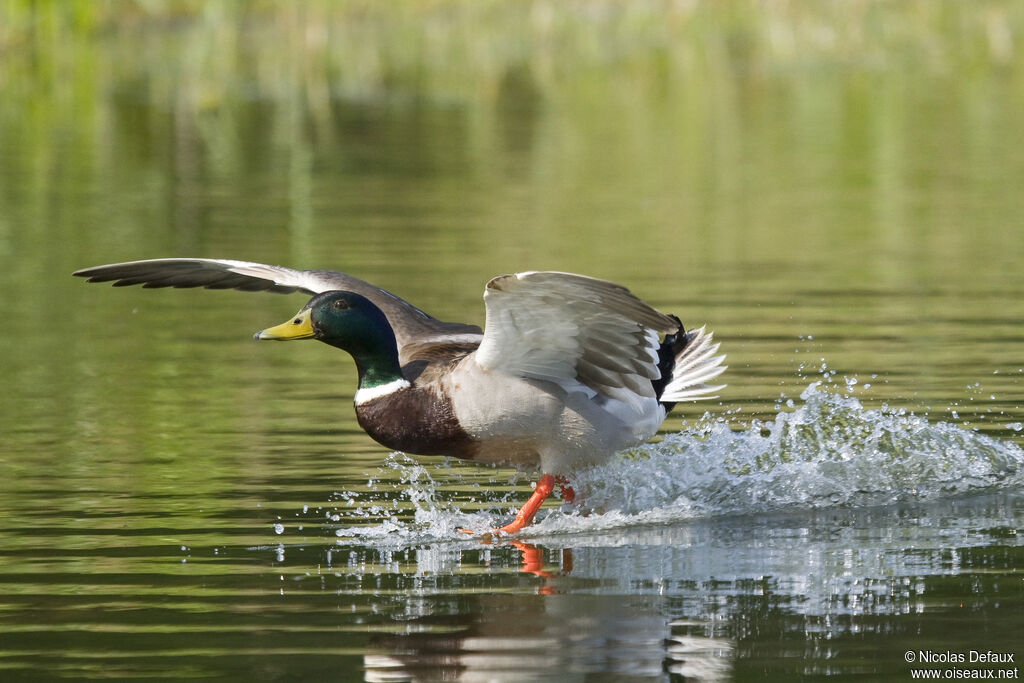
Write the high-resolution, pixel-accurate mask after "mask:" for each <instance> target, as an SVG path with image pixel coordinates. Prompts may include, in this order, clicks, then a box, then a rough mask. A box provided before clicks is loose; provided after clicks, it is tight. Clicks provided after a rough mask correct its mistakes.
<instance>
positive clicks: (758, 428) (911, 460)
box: [337, 381, 1024, 543]
mask: <svg viewBox="0 0 1024 683" xmlns="http://www.w3.org/2000/svg"><path fill="white" fill-rule="evenodd" d="M847 388H848V389H849V387H847ZM800 399H801V401H802V403H796V402H794V404H793V405H792V406H791V409H790V410H783V411H781V412H779V413H778V414H777V415H776V416H775V418H774V420H772V421H766V422H763V421H756V420H755V421H754V422H753V423H752V424H750V425H749V426H748V427H745V428H743V429H740V430H736V429H734V428H732V427H730V425H729V424H728V423H727V422H726V421H725V420H724V419H722V418H718V419H712V418H709V417H706V418H705V419H703V420H701V421H700V422H699V423H698V424H697V425H695V426H692V427H688V428H685V429H684V430H683V431H681V432H678V433H676V434H672V435H669V436H668V437H666V438H665V439H664V440H663V441H661V442H660V443H656V444H646V445H644V446H641V447H638V448H635V449H631V450H629V451H625V452H623V453H622V454H620V456H619V457H617V458H616V459H614V460H613V461H611V462H609V463H608V464H606V465H603V466H600V467H595V468H592V469H588V470H586V471H583V472H580V473H578V474H577V475H576V476H575V477H574V478H573V486H574V488H575V489H576V492H577V496H578V499H579V500H580V501H581V502H580V504H578V505H576V506H562V507H561V508H559V509H557V510H551V511H550V512H547V513H546V514H545V513H542V516H541V517H540V522H539V523H538V524H535V525H534V526H533V527H531V528H530V529H529V530H528V531H527V532H524V535H526V536H538V535H550V534H562V533H582V532H592V531H603V530H609V529H615V528H620V527H627V526H636V525H646V524H667V523H673V522H678V521H681V520H686V519H693V518H698V517H709V516H716V515H727V514H754V513H763V512H772V511H782V510H802V509H816V508H824V507H831V506H847V507H860V506H874V505H885V504H891V503H895V502H911V501H927V500H932V499H936V498H941V497H950V496H962V495H967V494H974V493H983V492H997V491H1007V490H1012V489H1017V488H1021V487H1024V450H1022V449H1021V448H1020V446H1018V445H1016V444H1015V443H1013V442H1008V441H1000V440H997V439H993V438H991V437H988V436H986V435H984V434H980V433H978V432H975V431H972V430H969V429H965V428H963V427H960V426H957V425H954V424H950V423H946V422H939V423H934V424H933V423H929V422H928V420H927V419H925V418H924V417H921V416H917V415H913V414H907V413H906V412H904V411H888V410H885V409H867V408H865V407H864V406H863V405H862V404H861V402H860V401H859V400H858V399H857V398H856V397H854V396H852V395H849V394H847V393H841V392H838V391H836V389H835V388H834V387H827V386H823V384H822V382H820V381H816V382H813V383H811V384H810V385H809V386H808V387H807V388H806V389H805V390H804V391H803V393H802V394H801V395H800ZM388 467H389V468H391V469H392V470H394V471H393V472H392V473H391V475H390V477H389V479H390V480H391V481H392V483H391V484H390V485H391V486H392V488H393V492H394V494H395V495H391V496H388V497H387V498H386V500H383V501H375V502H373V503H371V504H368V505H367V504H358V503H359V501H358V500H357V499H356V498H352V497H350V498H349V499H348V503H349V505H350V508H349V509H348V510H347V511H342V512H340V514H339V517H344V518H345V519H346V521H352V520H353V519H356V520H359V519H360V518H361V523H360V524H358V525H355V526H346V527H344V528H340V529H338V530H337V534H338V536H339V537H344V538H353V539H363V540H369V539H374V540H377V541H381V540H384V539H387V540H389V541H400V542H405V543H410V542H420V541H428V540H437V539H451V538H452V537H453V536H457V533H456V532H457V529H458V528H460V527H465V528H470V529H476V530H483V529H487V528H489V527H490V526H491V525H493V524H494V523H495V522H496V521H497V520H499V519H502V518H503V517H504V516H507V515H508V514H509V510H510V507H511V505H513V504H515V503H516V502H519V501H518V498H519V497H521V495H520V496H517V495H515V494H513V496H512V498H513V500H510V499H509V496H508V495H506V496H505V497H503V498H501V499H496V500H488V501H487V503H488V504H489V506H490V509H489V510H483V511H479V512H475V513H472V514H470V513H466V512H462V511H461V510H460V508H459V506H458V505H457V504H455V503H453V502H452V501H450V500H447V499H446V498H445V496H444V495H443V493H442V492H440V491H439V486H440V484H439V481H438V480H437V479H435V478H433V477H432V476H431V472H430V469H428V468H427V467H424V466H423V465H420V464H418V463H416V461H414V460H412V459H411V458H406V457H404V456H399V455H393V456H391V458H390V460H389V462H388ZM396 474H397V477H396V476H395V475H396ZM445 478H446V477H445ZM445 485H446V486H449V485H451V484H450V482H447V481H446V482H445Z"/></svg>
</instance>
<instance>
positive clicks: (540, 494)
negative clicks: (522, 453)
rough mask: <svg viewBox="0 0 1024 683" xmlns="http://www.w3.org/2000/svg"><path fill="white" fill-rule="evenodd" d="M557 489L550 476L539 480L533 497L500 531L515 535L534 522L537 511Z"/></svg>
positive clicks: (546, 475) (547, 475)
mask: <svg viewBox="0 0 1024 683" xmlns="http://www.w3.org/2000/svg"><path fill="white" fill-rule="evenodd" d="M554 488H555V478H554V477H553V476H551V475H550V474H545V475H544V476H542V477H541V478H540V479H538V480H537V488H535V489H534V490H533V495H532V496H530V499H529V500H527V501H526V503H525V504H524V505H523V507H521V508H519V512H517V513H516V518H515V519H514V520H512V521H511V522H509V523H508V524H506V525H505V526H503V527H501V528H500V529H498V531H503V532H505V533H506V534H513V533H515V532H517V531H519V530H520V529H522V528H523V527H525V526H526V525H528V524H529V523H530V522H532V521H533V518H534V516H536V514H537V510H539V509H540V506H541V504H542V503H543V502H544V501H545V500H546V499H547V497H548V496H550V495H551V491H552V489H554Z"/></svg>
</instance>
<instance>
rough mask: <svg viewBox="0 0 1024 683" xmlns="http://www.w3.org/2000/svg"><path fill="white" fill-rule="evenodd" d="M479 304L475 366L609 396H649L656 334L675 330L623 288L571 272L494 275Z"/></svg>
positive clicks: (655, 359)
mask: <svg viewBox="0 0 1024 683" xmlns="http://www.w3.org/2000/svg"><path fill="white" fill-rule="evenodd" d="M484 303H485V304H486V307H487V324H486V326H485V328H484V338H483V342H482V343H481V344H480V348H479V350H478V351H477V352H476V362H477V363H478V364H479V365H480V366H481V367H484V368H486V369H489V370H497V371H501V372H506V373H509V374H512V375H515V376H518V377H524V378H530V379H539V380H547V381H552V382H555V383H557V384H559V385H561V386H563V387H565V388H567V389H571V387H572V386H573V383H574V382H576V383H579V384H583V385H585V386H586V387H589V388H590V389H592V390H593V391H595V392H597V393H598V394H601V395H603V396H606V397H609V398H617V399H622V398H623V390H627V391H628V392H630V393H632V394H633V395H634V396H636V397H638V398H654V397H655V393H654V387H653V386H652V384H651V380H652V379H657V378H658V377H659V375H660V373H659V371H658V347H659V344H660V342H659V336H658V335H659V333H669V332H675V331H677V330H678V329H679V323H678V322H677V321H676V320H674V319H673V318H670V317H669V316H667V315H663V314H662V313H659V312H658V311H656V310H654V309H653V308H651V307H650V306H648V305H647V304H645V303H644V302H643V301H641V300H640V299H638V298H637V297H635V296H633V295H632V294H631V293H630V292H629V290H627V289H626V288H625V287H621V286H619V285H616V284H613V283H611V282H606V281H604V280H597V279H594V278H590V277H585V276H582V275H573V274H571V273H558V272H527V273H517V274H515V275H500V276H498V277H496V278H494V279H493V280H491V281H490V282H488V283H487V288H486V290H485V291H484ZM577 386H578V385H577Z"/></svg>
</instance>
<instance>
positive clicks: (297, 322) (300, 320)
mask: <svg viewBox="0 0 1024 683" xmlns="http://www.w3.org/2000/svg"><path fill="white" fill-rule="evenodd" d="M301 324H302V318H296V319H295V320H293V321H292V325H301Z"/></svg>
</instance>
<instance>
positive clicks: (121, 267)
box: [73, 258, 383, 294]
mask: <svg viewBox="0 0 1024 683" xmlns="http://www.w3.org/2000/svg"><path fill="white" fill-rule="evenodd" d="M73 275H76V276H78V277H84V278H88V279H89V282H111V281H112V282H113V283H114V286H115V287H124V286H127V285H142V286H143V287H150V288H155V287H205V288H207V289H240V290H243V291H247V292H259V291H267V292H279V293H281V294H290V293H291V292H296V291H302V292H306V293H308V294H319V293H321V292H327V291H331V290H335V289H349V288H350V285H351V284H352V283H353V282H358V283H360V284H363V285H366V284H367V283H365V282H363V281H362V280H357V279H356V278H354V277H352V276H351V275H346V274H344V273H335V272H332V271H329V270H295V269H292V268H284V267H282V266H268V265H266V264H264V263H252V262H250V261H232V260H228V259H207V258H158V259H147V260H145V261H128V262H125V263H111V264H108V265H105V266H93V267H92V268H83V269H81V270H76V271H75V272H74V273H73ZM374 289H376V288H374ZM381 291H383V290H381Z"/></svg>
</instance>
